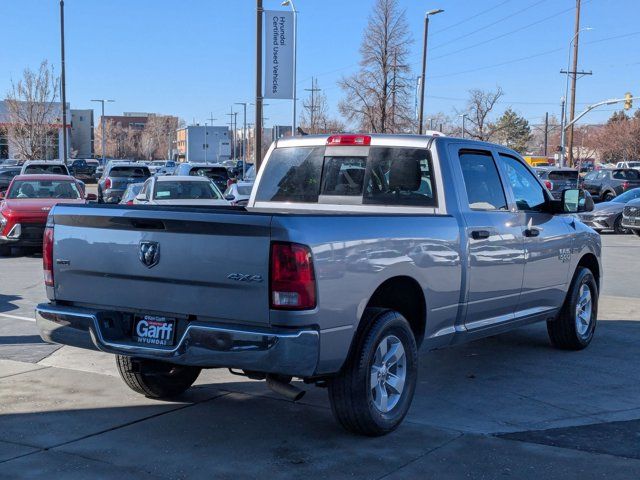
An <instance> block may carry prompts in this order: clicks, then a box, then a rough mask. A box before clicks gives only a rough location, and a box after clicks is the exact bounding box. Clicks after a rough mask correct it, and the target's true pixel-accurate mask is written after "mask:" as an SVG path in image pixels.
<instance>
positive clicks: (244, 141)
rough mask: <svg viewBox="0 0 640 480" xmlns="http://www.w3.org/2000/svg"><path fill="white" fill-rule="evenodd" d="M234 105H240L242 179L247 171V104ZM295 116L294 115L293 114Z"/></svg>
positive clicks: (237, 103)
mask: <svg viewBox="0 0 640 480" xmlns="http://www.w3.org/2000/svg"><path fill="white" fill-rule="evenodd" d="M236 105H242V109H243V118H242V178H243V179H244V174H245V173H246V171H247V102H236ZM294 115H295V114H294Z"/></svg>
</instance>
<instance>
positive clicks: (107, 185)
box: [104, 177, 111, 189]
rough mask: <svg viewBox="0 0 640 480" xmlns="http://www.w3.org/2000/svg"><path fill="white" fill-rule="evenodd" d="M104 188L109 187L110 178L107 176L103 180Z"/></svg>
mask: <svg viewBox="0 0 640 480" xmlns="http://www.w3.org/2000/svg"><path fill="white" fill-rule="evenodd" d="M104 188H106V189H109V188H111V179H110V178H108V177H107V179H106V180H105V181H104Z"/></svg>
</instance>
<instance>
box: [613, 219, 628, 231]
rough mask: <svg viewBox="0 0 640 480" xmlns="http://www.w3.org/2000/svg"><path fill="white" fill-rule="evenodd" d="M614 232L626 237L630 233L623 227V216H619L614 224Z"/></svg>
mask: <svg viewBox="0 0 640 480" xmlns="http://www.w3.org/2000/svg"><path fill="white" fill-rule="evenodd" d="M613 231H614V232H615V233H617V234H618V235H626V234H627V233H630V232H629V230H628V229H627V228H624V227H623V226H622V215H618V216H617V217H616V219H615V220H614V222H613Z"/></svg>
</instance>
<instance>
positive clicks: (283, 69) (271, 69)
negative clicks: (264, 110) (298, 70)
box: [263, 10, 293, 100]
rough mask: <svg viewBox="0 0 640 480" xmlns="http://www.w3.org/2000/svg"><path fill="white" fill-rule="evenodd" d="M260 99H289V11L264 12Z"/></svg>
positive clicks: (291, 47)
mask: <svg viewBox="0 0 640 480" xmlns="http://www.w3.org/2000/svg"><path fill="white" fill-rule="evenodd" d="M264 19H265V28H264V37H265V38H264V45H265V49H264V50H265V62H264V64H265V67H264V93H263V97H264V98H281V99H289V100H291V99H293V12H287V11H281V10H265V11H264Z"/></svg>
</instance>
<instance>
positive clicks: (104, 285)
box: [36, 134, 602, 435]
mask: <svg viewBox="0 0 640 480" xmlns="http://www.w3.org/2000/svg"><path fill="white" fill-rule="evenodd" d="M592 208H593V202H592V201H591V198H590V197H589V196H588V195H585V193H584V191H582V190H577V189H576V190H566V191H565V192H564V193H563V195H562V199H561V200H554V199H553V198H552V197H551V196H550V194H549V192H548V191H547V190H546V189H545V188H544V186H543V185H542V184H541V183H540V181H539V180H538V178H537V177H536V175H535V174H534V173H533V172H532V170H531V169H530V168H529V167H528V166H527V165H526V163H525V162H524V161H523V160H522V158H521V157H520V156H519V155H518V154H517V153H515V152H513V151H511V150H509V149H506V148H504V147H501V146H497V145H492V144H489V143H481V142H476V141H470V140H464V139H456V138H447V137H431V136H413V135H398V136H388V135H346V134H343V135H333V136H326V135H325V136H305V137H296V138H290V139H283V140H278V141H277V142H276V143H274V144H273V145H272V146H271V148H270V150H269V152H268V154H267V156H266V159H265V162H264V165H263V166H262V168H261V170H260V172H259V174H258V176H257V179H256V185H255V188H254V189H253V192H252V195H251V198H250V200H249V204H248V206H247V207H246V208H243V207H220V208H216V207H209V208H195V207H194V208H191V207H167V206H133V207H128V206H123V205H92V206H57V207H55V208H54V209H53V210H52V211H51V214H50V216H49V221H48V226H47V229H46V234H45V240H44V252H43V263H44V271H45V283H46V290H47V295H48V297H49V299H50V303H46V304H41V305H39V306H38V307H37V311H36V317H37V323H38V327H39V329H40V333H41V335H42V337H43V338H44V339H45V340H47V341H50V342H57V343H61V344H66V345H73V346H76V347H84V348H90V349H98V350H101V351H104V352H110V353H113V354H115V355H116V358H117V366H118V369H119V371H120V374H121V376H122V378H123V380H124V381H125V383H126V384H127V385H128V386H129V387H130V388H132V389H133V390H135V391H137V392H140V393H141V394H144V395H146V396H148V397H152V398H164V397H171V396H175V395H178V394H180V393H182V392H183V391H185V390H186V389H188V388H189V387H190V386H191V385H192V384H193V382H194V381H195V380H196V378H197V377H198V374H199V373H200V371H201V369H202V368H219V367H226V368H229V369H231V370H232V371H233V372H235V373H239V374H242V375H246V376H248V377H250V378H255V379H266V381H267V382H268V384H269V386H270V387H272V388H273V389H274V390H276V391H278V392H280V393H282V394H284V395H286V396H287V397H289V398H292V399H297V398H299V397H300V395H301V394H302V393H303V392H302V390H301V389H300V388H299V387H297V386H295V385H298V384H291V383H290V381H291V379H292V378H293V377H296V378H300V379H303V380H304V382H305V383H309V384H316V385H318V386H323V387H328V391H329V397H330V401H331V406H332V410H333V413H334V416H335V417H336V419H337V420H338V421H339V423H340V424H341V425H342V426H343V427H345V428H346V429H348V430H350V431H353V432H357V433H361V434H365V435H382V434H385V433H388V432H390V431H391V430H393V429H394V428H396V427H397V426H398V425H399V424H400V422H401V421H402V419H403V418H404V416H405V415H406V413H407V411H408V409H409V406H410V404H411V401H412V397H413V394H414V390H415V386H416V377H417V371H418V368H417V363H418V353H417V349H418V347H420V346H422V348H426V349H435V348H441V347H445V346H450V345H455V344H459V343H462V342H466V341H469V340H473V339H478V338H481V337H486V336H488V335H494V334H497V333H501V332H505V331H507V330H511V329H513V328H516V327H519V326H522V325H525V324H530V323H532V322H539V321H544V322H546V323H547V328H548V332H549V337H550V339H551V343H552V344H553V345H554V346H556V347H559V348H563V349H571V350H578V349H582V348H584V347H586V346H587V345H588V344H589V343H590V341H591V339H592V338H593V334H594V330H595V327H596V317H597V305H598V292H599V290H600V283H601V278H602V266H601V263H600V251H601V244H600V239H599V236H598V235H597V234H596V233H595V232H594V231H593V230H591V229H590V228H588V227H586V226H584V225H583V224H582V223H580V221H579V220H578V219H577V216H576V215H575V213H578V212H582V211H588V210H590V209H592Z"/></svg>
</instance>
